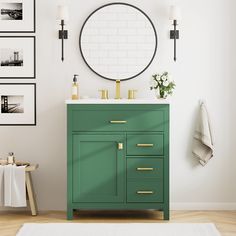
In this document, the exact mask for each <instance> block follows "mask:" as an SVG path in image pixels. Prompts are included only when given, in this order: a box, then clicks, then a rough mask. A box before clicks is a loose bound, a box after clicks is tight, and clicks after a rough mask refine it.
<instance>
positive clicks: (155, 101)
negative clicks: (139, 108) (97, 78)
mask: <svg viewBox="0 0 236 236" xmlns="http://www.w3.org/2000/svg"><path fill="white" fill-rule="evenodd" d="M66 104H170V101H169V100H166V99H106V100H105V99H95V98H91V99H78V100H66Z"/></svg>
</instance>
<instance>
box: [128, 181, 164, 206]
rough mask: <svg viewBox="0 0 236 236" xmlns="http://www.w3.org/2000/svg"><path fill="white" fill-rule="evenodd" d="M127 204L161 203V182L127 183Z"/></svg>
mask: <svg viewBox="0 0 236 236" xmlns="http://www.w3.org/2000/svg"><path fill="white" fill-rule="evenodd" d="M127 202H163V181H162V180H160V181H159V180H154V181H142V182H140V181H139V182H128V183H127Z"/></svg>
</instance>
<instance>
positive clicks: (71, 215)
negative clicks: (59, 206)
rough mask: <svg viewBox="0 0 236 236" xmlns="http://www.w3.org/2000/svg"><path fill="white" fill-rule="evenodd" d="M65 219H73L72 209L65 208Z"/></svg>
mask: <svg viewBox="0 0 236 236" xmlns="http://www.w3.org/2000/svg"><path fill="white" fill-rule="evenodd" d="M67 220H73V209H71V208H70V207H68V208H67Z"/></svg>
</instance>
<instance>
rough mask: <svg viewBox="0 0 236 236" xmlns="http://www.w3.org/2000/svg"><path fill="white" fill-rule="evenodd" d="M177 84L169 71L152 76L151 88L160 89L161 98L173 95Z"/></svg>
mask: <svg viewBox="0 0 236 236" xmlns="http://www.w3.org/2000/svg"><path fill="white" fill-rule="evenodd" d="M175 86H176V85H175V82H174V81H171V80H170V76H169V73H168V72H163V73H162V74H155V75H153V76H152V78H151V87H150V89H151V90H153V89H154V90H156V91H158V92H159V94H158V95H159V97H160V98H167V96H168V95H172V93H173V90H174V89H175Z"/></svg>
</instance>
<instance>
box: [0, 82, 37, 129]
mask: <svg viewBox="0 0 236 236" xmlns="http://www.w3.org/2000/svg"><path fill="white" fill-rule="evenodd" d="M0 102H1V109H0V125H1V126H2V125H36V84H35V83H21V84H19V83H14V84H13V83H12V84H8V83H0Z"/></svg>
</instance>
